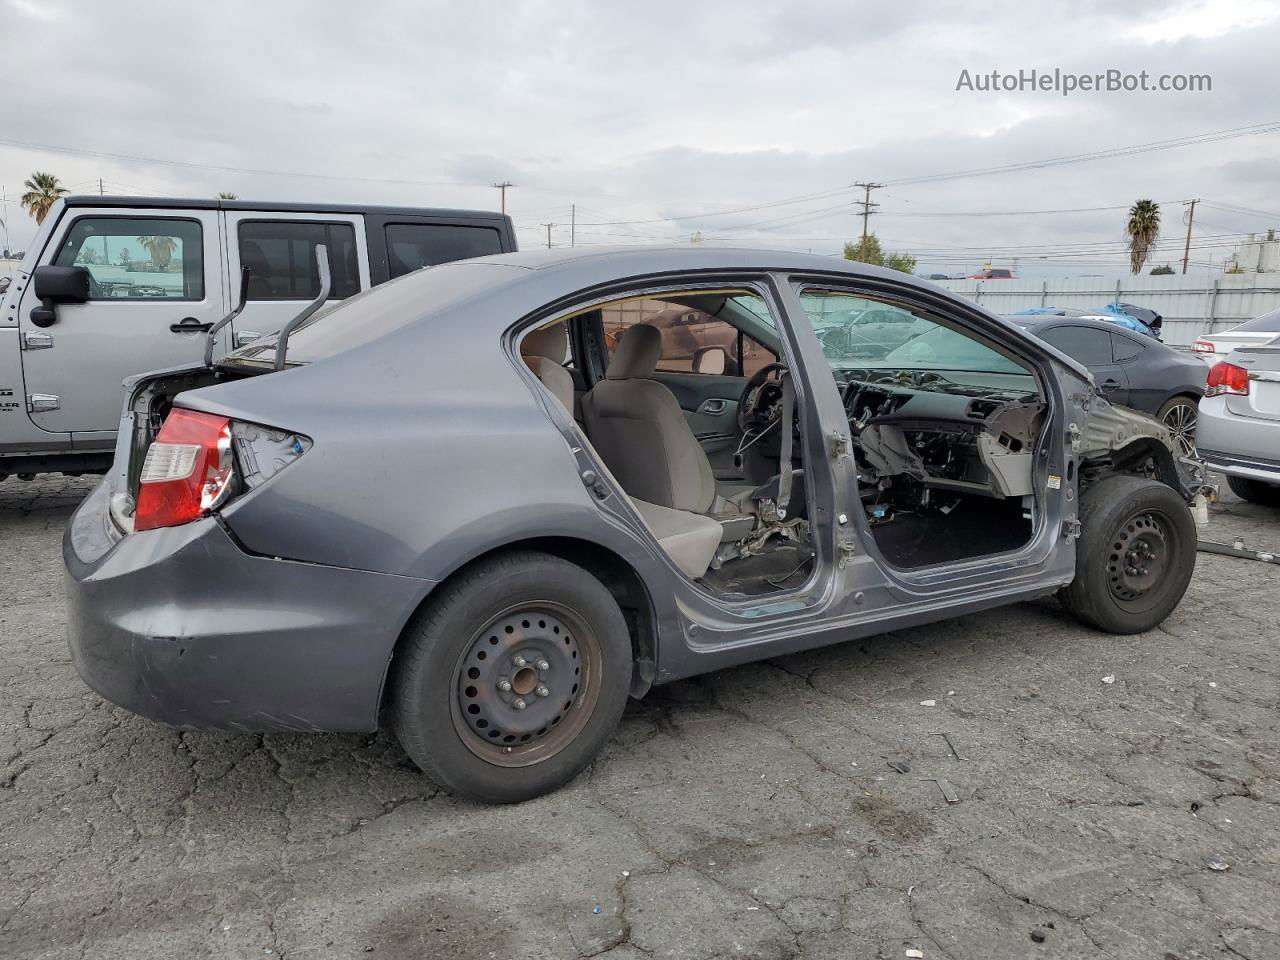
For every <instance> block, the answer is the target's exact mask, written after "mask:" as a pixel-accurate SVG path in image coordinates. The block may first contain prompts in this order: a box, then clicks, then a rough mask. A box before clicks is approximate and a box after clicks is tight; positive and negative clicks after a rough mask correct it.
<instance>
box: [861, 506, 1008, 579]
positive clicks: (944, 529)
mask: <svg viewBox="0 0 1280 960" xmlns="http://www.w3.org/2000/svg"><path fill="white" fill-rule="evenodd" d="M944 511H945V512H944ZM871 533H872V535H873V536H874V537H875V541H876V546H878V547H879V548H880V552H881V553H882V554H884V557H885V559H886V560H887V561H888V562H889V563H891V564H893V565H894V566H895V567H901V568H904V569H914V568H917V567H928V566H932V565H934V564H939V563H954V562H956V561H959V560H967V559H970V558H972V557H982V556H989V555H991V554H997V553H1006V552H1008V551H1010V550H1016V549H1017V548H1018V547H1021V546H1022V545H1023V544H1025V543H1026V542H1027V541H1028V540H1030V539H1031V521H1030V520H1029V519H1028V518H1026V517H1025V516H1024V515H1023V507H1022V502H1021V500H1017V499H1009V500H995V499H991V498H988V497H980V496H972V495H968V494H952V495H942V496H935V498H934V501H933V505H931V506H929V507H927V508H921V509H918V510H897V511H894V512H893V513H891V514H888V515H887V516H885V517H884V518H875V517H874V516H873V517H872V518H871Z"/></svg>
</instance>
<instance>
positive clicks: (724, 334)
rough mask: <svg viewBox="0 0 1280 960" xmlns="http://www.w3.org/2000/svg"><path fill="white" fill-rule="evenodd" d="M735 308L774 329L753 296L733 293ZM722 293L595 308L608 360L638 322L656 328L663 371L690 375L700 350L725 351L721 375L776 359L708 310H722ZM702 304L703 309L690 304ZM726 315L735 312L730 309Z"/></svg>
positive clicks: (765, 310) (738, 373) (753, 368)
mask: <svg viewBox="0 0 1280 960" xmlns="http://www.w3.org/2000/svg"><path fill="white" fill-rule="evenodd" d="M728 299H729V300H730V301H732V302H733V304H735V305H736V307H737V309H739V310H745V311H746V312H747V315H748V319H750V320H753V321H754V322H757V323H758V322H760V321H764V322H765V324H766V325H767V326H768V327H774V326H775V325H774V323H773V320H772V319H771V318H770V317H769V312H768V308H767V307H766V306H765V304H764V301H763V300H761V299H760V298H759V297H757V296H755V295H753V294H736V295H734V296H732V297H729V298H728ZM725 301H726V297H725V295H724V294H723V293H701V292H699V293H694V294H690V295H685V296H679V295H674V294H673V295H671V296H670V298H669V299H668V298H664V299H652V298H649V299H630V300H619V301H616V302H614V303H609V304H605V305H604V306H603V307H601V308H600V315H601V320H602V321H603V324H604V338H605V346H606V349H607V350H608V352H609V357H610V359H612V357H613V350H614V347H615V346H617V343H618V340H619V339H620V338H621V336H622V334H623V333H625V332H626V331H627V329H628V328H630V327H632V326H634V325H635V324H637V323H645V324H648V325H649V326H651V327H657V328H658V332H659V333H661V334H662V355H661V356H660V357H659V358H658V367H657V369H658V370H659V371H660V372H666V373H694V372H696V371H695V369H694V362H695V360H696V359H697V357H698V356H700V355H701V354H702V351H703V350H704V349H705V348H714V347H719V348H721V349H723V350H724V352H725V357H726V363H725V364H724V366H723V368H719V367H717V368H716V369H718V370H719V369H722V370H723V374H722V375H724V376H742V377H749V376H751V375H752V374H754V373H755V372H756V371H757V370H759V369H760V368H761V367H763V366H765V365H767V364H770V363H773V362H774V361H775V360H777V356H776V354H774V353H773V352H772V351H771V350H769V349H768V348H767V347H765V346H764V345H763V344H761V343H759V342H758V341H757V340H755V339H753V338H751V337H749V336H747V335H746V334H745V333H743V332H742V330H740V329H738V328H737V327H735V326H734V325H733V324H731V323H729V322H727V321H725V320H721V319H719V318H718V317H715V316H712V314H711V313H710V312H708V311H709V310H714V311H716V312H719V311H721V310H723V309H724V308H725ZM691 303H701V304H702V305H703V306H704V307H705V308H706V309H699V308H698V307H695V306H691V305H690V304H691ZM730 312H731V313H732V312H734V311H730Z"/></svg>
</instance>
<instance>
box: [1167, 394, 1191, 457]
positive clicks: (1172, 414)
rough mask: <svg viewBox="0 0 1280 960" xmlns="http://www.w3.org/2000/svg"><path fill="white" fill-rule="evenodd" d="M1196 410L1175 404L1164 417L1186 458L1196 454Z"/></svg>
mask: <svg viewBox="0 0 1280 960" xmlns="http://www.w3.org/2000/svg"><path fill="white" fill-rule="evenodd" d="M1196 413H1197V411H1196V408H1195V407H1193V406H1191V405H1190V404H1186V403H1176V404H1174V405H1173V406H1172V407H1171V408H1170V409H1169V410H1168V412H1166V413H1165V415H1164V425H1165V426H1166V427H1168V428H1169V431H1170V432H1171V433H1172V434H1173V438H1174V440H1176V441H1177V443H1178V450H1179V452H1180V453H1181V454H1182V455H1183V456H1184V457H1190V456H1193V455H1194V454H1195V452H1196Z"/></svg>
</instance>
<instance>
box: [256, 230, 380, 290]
mask: <svg viewBox="0 0 1280 960" xmlns="http://www.w3.org/2000/svg"><path fill="white" fill-rule="evenodd" d="M239 237H240V265H241V266H247V267H248V268H249V299H250V300H311V299H314V298H315V297H316V296H317V295H318V294H319V293H320V275H319V274H318V273H317V272H316V254H315V248H316V244H324V245H325V246H326V247H327V248H328V251H329V273H330V275H331V277H332V279H333V287H332V289H331V290H330V293H329V296H330V298H331V299H335V300H345V299H346V298H347V297H350V296H354V295H355V294H357V293H359V292H360V269H359V266H358V265H357V262H356V234H355V230H354V228H353V227H352V226H351V224H349V223H320V222H317V221H314V220H243V221H241V223H240V230H239Z"/></svg>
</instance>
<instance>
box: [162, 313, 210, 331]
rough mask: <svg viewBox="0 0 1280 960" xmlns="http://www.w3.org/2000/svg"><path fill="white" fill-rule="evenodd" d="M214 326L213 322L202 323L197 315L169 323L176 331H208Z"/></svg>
mask: <svg viewBox="0 0 1280 960" xmlns="http://www.w3.org/2000/svg"><path fill="white" fill-rule="evenodd" d="M212 327H213V324H212V323H201V322H200V321H199V320H197V319H196V318H195V317H183V318H182V319H181V320H179V321H178V322H177V323H171V324H169V329H170V330H172V331H173V332H174V333H208V332H209V330H210V329H211V328H212Z"/></svg>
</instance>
